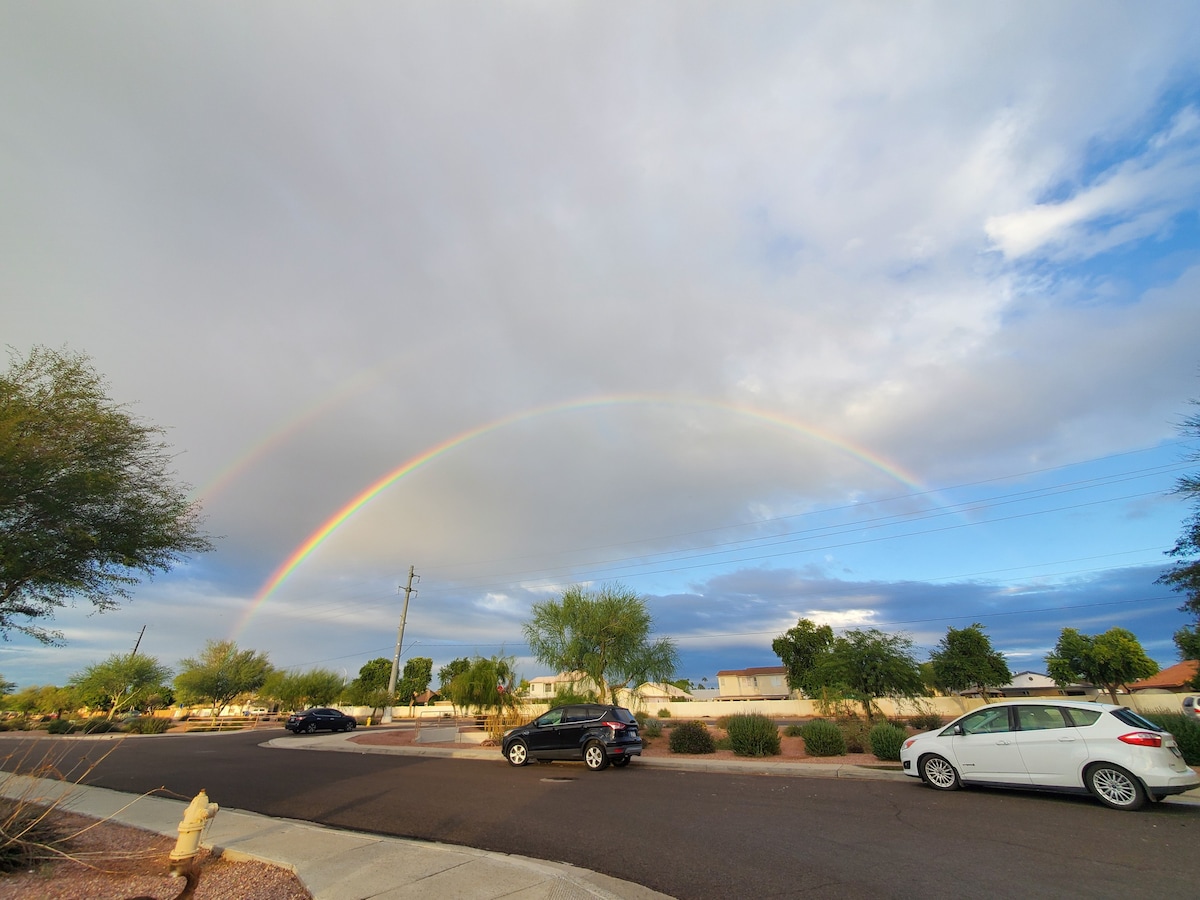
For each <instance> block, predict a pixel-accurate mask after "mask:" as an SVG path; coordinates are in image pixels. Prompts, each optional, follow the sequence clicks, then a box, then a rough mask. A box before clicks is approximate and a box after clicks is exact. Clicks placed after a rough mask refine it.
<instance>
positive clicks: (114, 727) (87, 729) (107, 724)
mask: <svg viewBox="0 0 1200 900" xmlns="http://www.w3.org/2000/svg"><path fill="white" fill-rule="evenodd" d="M120 729H121V726H119V725H118V724H117V723H116V722H113V721H110V720H109V719H88V720H87V721H86V722H84V723H83V725H82V726H80V729H79V730H80V731H82V732H83V733H84V734H108V733H109V732H110V731H120Z"/></svg>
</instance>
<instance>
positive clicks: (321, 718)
mask: <svg viewBox="0 0 1200 900" xmlns="http://www.w3.org/2000/svg"><path fill="white" fill-rule="evenodd" d="M283 727H284V728H286V729H287V730H288V731H294V732H295V733H296V734H299V733H300V732H302V731H303V732H304V733H305V734H312V733H313V732H316V731H353V730H354V729H355V728H356V727H358V720H356V719H355V718H354V717H353V716H348V715H346V714H345V713H344V712H341V711H340V710H336V709H325V708H323V707H319V708H316V709H306V710H305V711H304V712H298V713H292V714H291V715H290V716H288V719H287V721H286V722H285V723H284V725H283Z"/></svg>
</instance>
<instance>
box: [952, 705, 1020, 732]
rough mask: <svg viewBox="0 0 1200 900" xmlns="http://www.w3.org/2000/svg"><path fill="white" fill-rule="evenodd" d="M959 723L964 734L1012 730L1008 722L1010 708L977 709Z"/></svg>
mask: <svg viewBox="0 0 1200 900" xmlns="http://www.w3.org/2000/svg"><path fill="white" fill-rule="evenodd" d="M959 724H960V725H961V726H962V730H963V734H998V733H1001V732H1004V731H1012V728H1011V727H1009V724H1008V708H1007V707H1001V708H999V709H977V710H975V712H973V713H971V714H970V715H968V716H966V717H965V718H963V719H962V720H961V721H960V722H959Z"/></svg>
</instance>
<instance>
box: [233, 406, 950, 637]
mask: <svg viewBox="0 0 1200 900" xmlns="http://www.w3.org/2000/svg"><path fill="white" fill-rule="evenodd" d="M629 404H638V405H655V404H657V405H671V406H695V407H698V408H704V409H717V410H722V411H725V412H729V413H734V414H737V415H742V416H750V417H752V418H755V419H758V420H760V421H764V422H769V423H772V424H774V425H778V426H780V427H783V428H787V429H789V430H792V431H798V432H800V433H802V434H804V435H805V436H806V437H809V438H812V439H815V440H818V441H821V442H822V443H825V444H828V445H829V446H832V447H836V448H837V449H839V450H841V451H843V452H845V453H847V454H849V455H850V456H852V457H854V458H856V459H858V460H861V461H862V462H864V463H866V464H867V465H869V466H871V467H872V468H875V469H878V470H879V471H881V472H883V473H884V474H886V475H888V476H889V477H891V478H893V479H895V480H896V481H898V482H900V483H901V484H903V485H905V486H906V487H909V488H912V489H913V490H915V491H918V492H921V493H925V492H927V491H928V489H927V488H926V487H925V486H924V485H923V484H922V483H921V482H920V481H918V480H917V478H916V477H915V476H914V475H912V474H911V473H909V472H907V471H905V470H904V469H902V468H901V467H900V466H898V465H896V464H895V463H893V462H891V461H889V460H886V459H884V458H883V457H881V456H879V455H878V454H875V453H873V452H871V451H870V450H868V449H866V448H865V447H861V446H858V445H857V444H854V443H852V442H850V441H847V440H845V439H843V438H840V437H837V436H835V435H832V434H830V433H828V432H826V431H823V430H821V429H819V428H816V427H814V426H812V425H809V424H807V423H804V422H801V421H799V420H797V419H791V418H788V417H786V416H783V415H781V414H779V413H775V412H771V411H768V410H763V409H757V408H755V407H750V406H741V405H736V404H733V403H727V402H724V401H720V400H701V399H693V398H684V397H674V396H669V395H662V396H659V395H652V394H633V395H621V396H601V397H590V398H584V399H579V400H570V401H565V402H561V403H553V404H549V405H546V406H539V407H535V408H533V409H527V410H522V411H520V412H516V413H512V414H510V415H507V416H504V417H503V418H500V419H496V420H494V421H491V422H488V423H486V424H483V425H479V426H476V427H475V428H471V429H469V430H467V431H464V432H462V433H461V434H457V435H455V436H454V437H451V438H447V439H446V440H444V441H442V442H441V443H440V444H435V445H434V446H432V447H430V448H429V449H427V450H425V451H423V452H422V453H419V454H418V455H416V456H414V457H412V458H411V459H409V460H406V461H405V462H403V463H401V464H400V465H399V466H397V467H396V468H395V469H392V470H391V471H390V472H388V473H386V474H385V475H383V476H382V477H381V478H379V479H377V480H376V481H374V482H373V483H371V484H369V485H367V487H365V488H364V489H363V490H362V491H360V492H359V493H358V494H356V495H355V496H354V497H352V498H351V499H350V501H349V502H347V503H346V504H345V505H344V506H342V507H341V509H339V510H338V511H337V512H335V513H334V514H333V515H332V516H330V518H329V519H328V520H326V522H325V523H324V524H323V525H321V527H320V528H318V529H317V530H316V531H314V532H313V533H312V534H311V535H309V537H308V538H307V539H306V540H305V541H304V542H303V543H302V544H300V546H298V547H297V548H296V549H295V550H293V551H292V553H291V554H290V555H289V556H288V557H287V558H286V559H285V560H284V561H283V562H282V563H281V564H280V565H279V567H278V568H277V569H276V570H275V571H274V572H273V573H272V574H271V577H270V578H269V579H267V581H266V582H265V583H264V584H263V586H262V587H261V588H259V590H258V593H257V594H255V596H254V599H253V601H251V604H250V607H249V608H248V609H247V611H246V613H245V614H244V615H243V616H242V618H241V620H240V621H239V622H238V624H237V626H236V627H235V629H234V631H233V636H234V637H235V638H236V637H237V635H239V634H241V632H242V631H243V630H245V628H246V627H247V626H248V625H249V624H250V620H251V619H252V618H253V617H254V615H255V613H257V612H258V610H259V609H261V608H262V606H263V604H264V603H266V601H267V600H268V599H269V598H270V596H271V595H272V594H273V593H274V592H275V591H276V590H277V589H278V588H279V586H280V585H281V584H283V582H284V581H285V580H286V579H287V578H288V576H289V575H291V574H292V572H294V571H295V570H296V569H297V567H299V565H300V564H301V563H303V562H304V560H305V559H307V558H308V557H309V556H310V555H311V554H312V553H313V552H314V551H315V550H316V549H317V548H318V547H320V546H321V544H322V543H324V542H325V540H326V539H327V538H328V537H329V536H330V535H331V534H333V533H334V532H335V531H337V530H338V528H340V527H341V526H342V525H344V524H345V523H346V521H347V520H349V519H350V518H351V517H353V516H354V514H355V513H357V512H358V511H359V510H360V509H362V508H363V507H364V506H366V505H367V504H368V503H370V502H371V501H372V500H373V499H375V497H377V496H378V495H379V494H381V493H382V492H383V491H385V490H386V489H387V488H389V487H390V486H391V485H393V484H395V483H396V482H397V481H399V480H400V479H401V478H403V477H404V476H406V475H408V474H410V473H412V472H414V471H416V470H417V469H419V468H421V467H422V466H424V465H426V464H427V463H429V462H431V461H433V460H435V459H437V458H438V457H439V456H441V455H442V454H444V453H446V452H448V451H450V450H453V449H454V448H456V447H461V446H462V445H463V444H466V443H469V442H471V441H473V440H475V439H476V438H480V437H483V436H484V435H486V434H490V433H492V432H494V431H498V430H500V429H503V428H506V427H508V426H510V425H514V424H516V423H518V422H524V421H527V420H529V419H533V418H536V417H538V416H545V415H551V414H555V413H564V412H573V411H577V410H586V409H596V408H602V407H609V406H616V405H629Z"/></svg>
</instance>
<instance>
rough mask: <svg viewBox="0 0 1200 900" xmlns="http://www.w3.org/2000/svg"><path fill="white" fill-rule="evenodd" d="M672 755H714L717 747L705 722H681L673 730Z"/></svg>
mask: <svg viewBox="0 0 1200 900" xmlns="http://www.w3.org/2000/svg"><path fill="white" fill-rule="evenodd" d="M670 747H671V752H672V753H714V752H716V749H717V748H716V745H715V744H714V743H713V738H712V735H711V734H709V733H708V728H706V727H705V725H704V723H703V722H696V721H691V722H681V723H680V724H678V725H676V726H675V727H674V728H672V729H671V740H670Z"/></svg>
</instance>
